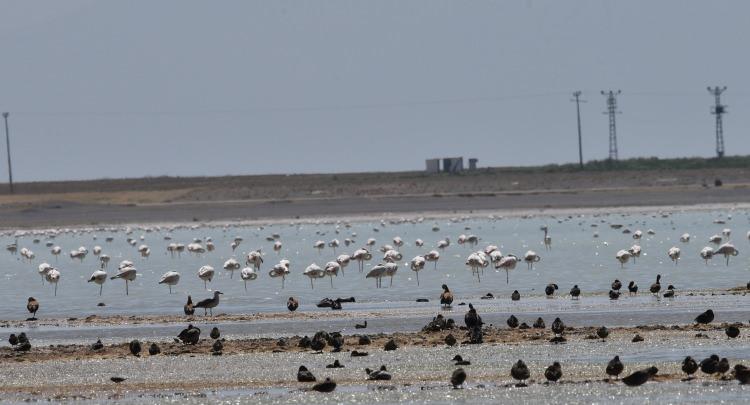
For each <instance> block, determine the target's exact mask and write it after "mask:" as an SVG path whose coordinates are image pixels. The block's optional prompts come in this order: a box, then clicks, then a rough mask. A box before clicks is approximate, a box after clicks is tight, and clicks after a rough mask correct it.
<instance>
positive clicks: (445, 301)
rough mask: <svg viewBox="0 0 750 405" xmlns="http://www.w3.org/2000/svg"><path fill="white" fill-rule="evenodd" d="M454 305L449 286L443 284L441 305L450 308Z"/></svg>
mask: <svg viewBox="0 0 750 405" xmlns="http://www.w3.org/2000/svg"><path fill="white" fill-rule="evenodd" d="M452 303H453V293H452V292H451V290H449V289H448V286H447V285H445V284H443V292H442V293H441V294H440V305H442V306H443V307H450V306H451V304H452Z"/></svg>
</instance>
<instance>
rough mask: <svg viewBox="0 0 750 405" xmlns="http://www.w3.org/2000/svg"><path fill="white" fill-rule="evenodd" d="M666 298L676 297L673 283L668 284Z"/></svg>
mask: <svg viewBox="0 0 750 405" xmlns="http://www.w3.org/2000/svg"><path fill="white" fill-rule="evenodd" d="M663 296H664V298H674V286H673V285H672V284H670V285H668V286H667V291H665V292H664V294H663Z"/></svg>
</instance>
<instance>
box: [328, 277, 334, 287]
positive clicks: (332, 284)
mask: <svg viewBox="0 0 750 405" xmlns="http://www.w3.org/2000/svg"><path fill="white" fill-rule="evenodd" d="M329 278H330V279H331V288H333V276H330V277H329Z"/></svg>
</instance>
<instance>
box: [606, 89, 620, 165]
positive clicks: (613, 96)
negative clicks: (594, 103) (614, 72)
mask: <svg viewBox="0 0 750 405" xmlns="http://www.w3.org/2000/svg"><path fill="white" fill-rule="evenodd" d="M620 93H622V91H620V90H617V91H613V90H609V91H604V90H602V95H603V96H607V111H605V112H604V113H605V114H609V160H617V125H616V123H615V115H616V114H621V112H620V111H617V95H619V94H620Z"/></svg>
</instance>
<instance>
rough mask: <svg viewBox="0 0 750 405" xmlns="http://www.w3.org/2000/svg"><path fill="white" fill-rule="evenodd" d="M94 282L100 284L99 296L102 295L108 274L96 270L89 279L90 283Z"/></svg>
mask: <svg viewBox="0 0 750 405" xmlns="http://www.w3.org/2000/svg"><path fill="white" fill-rule="evenodd" d="M92 281H93V282H94V283H96V284H99V295H102V289H103V288H104V282H105V281H107V272H106V271H103V270H96V271H95V272H93V273H92V274H91V277H89V281H88V282H89V283H90V282H92Z"/></svg>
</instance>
